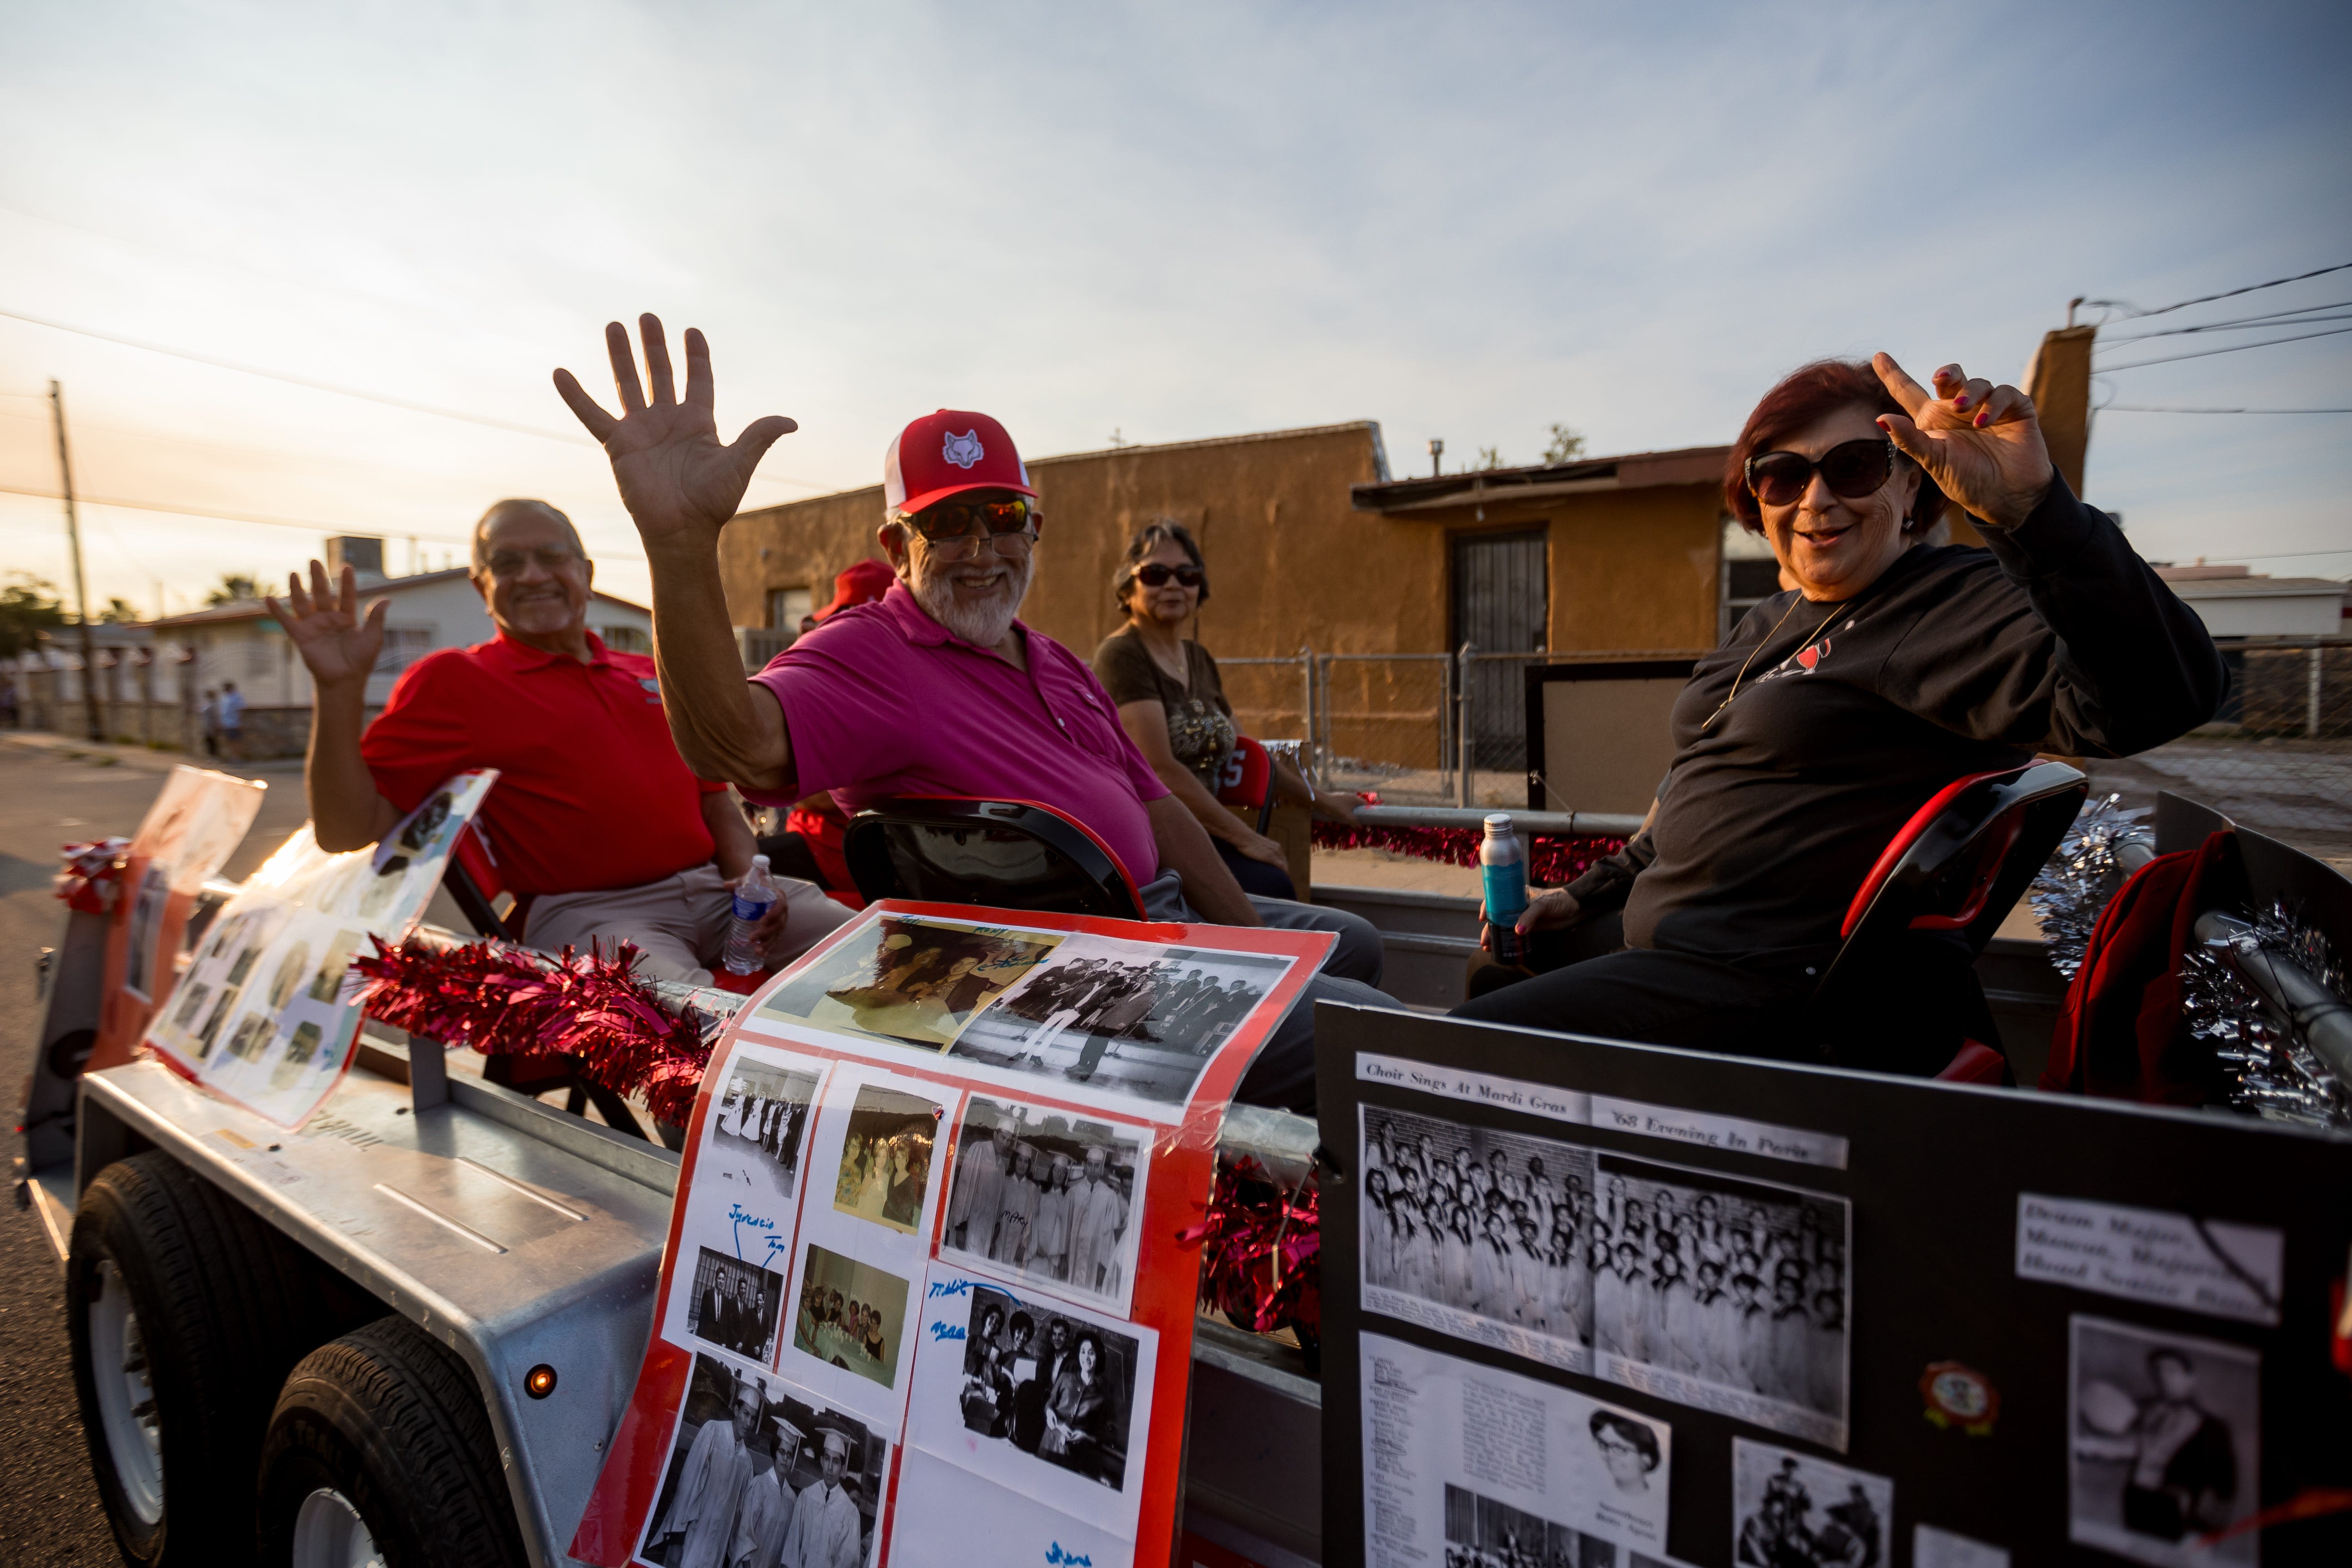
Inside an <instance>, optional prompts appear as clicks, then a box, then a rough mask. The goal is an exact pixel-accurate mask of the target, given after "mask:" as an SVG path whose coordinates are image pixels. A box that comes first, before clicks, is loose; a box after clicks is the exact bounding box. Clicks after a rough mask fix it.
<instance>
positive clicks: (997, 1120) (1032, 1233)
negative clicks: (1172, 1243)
mask: <svg viewBox="0 0 2352 1568" xmlns="http://www.w3.org/2000/svg"><path fill="white" fill-rule="evenodd" d="M1146 1147H1147V1135H1146V1133H1145V1130H1144V1129H1141V1128H1138V1127H1132V1126H1129V1125H1126V1124H1124V1123H1119V1122H1113V1121H1103V1120H1100V1119H1098V1118H1095V1117H1088V1116H1079V1115H1075V1114H1073V1113H1071V1112H1069V1111H1066V1110H1049V1109H1046V1108H1045V1107H1041V1106H1034V1105H1024V1104H1021V1103H1020V1102H1018V1101H1016V1100H992V1099H990V1098H988V1097H986V1096H983V1095H977V1094H975V1095H973V1096H972V1097H971V1100H969V1101H968V1102H967V1103H966V1105H965V1109H964V1114H963V1125H962V1126H961V1128H959V1129H958V1130H957V1134H956V1150H955V1163H954V1164H953V1165H952V1166H950V1169H949V1172H948V1182H949V1186H948V1200H947V1203H948V1212H947V1224H946V1226H945V1227H944V1228H943V1229H942V1230H941V1232H940V1257H941V1258H946V1259H950V1260H953V1261H961V1262H966V1263H969V1264H971V1266H972V1267H974V1268H982V1269H983V1270H985V1271H988V1272H992V1273H996V1274H1001V1275H1009V1276H1011V1277H1013V1278H1014V1279H1019V1280H1023V1281H1024V1282H1027V1283H1029V1284H1033V1285H1035V1286H1037V1287H1038V1288H1039V1289H1045V1290H1051V1291H1053V1292H1055V1293H1056V1294H1062V1295H1070V1296H1076V1297H1078V1298H1080V1299H1082V1300H1087V1301H1090V1302H1093V1303H1095V1304H1097V1305H1100V1306H1105V1307H1108V1308H1109V1309H1110V1310H1115V1311H1119V1312H1124V1311H1125V1310H1126V1304H1127V1301H1128V1299H1129V1295H1130V1293H1131V1291H1132V1289H1133V1287H1134V1276H1135V1258H1136V1245H1137V1237H1136V1225H1135V1215H1137V1213H1138V1212H1139V1204H1140V1202H1141V1198H1142V1191H1143V1182H1144V1175H1145V1171H1144V1162H1145V1149H1146Z"/></svg>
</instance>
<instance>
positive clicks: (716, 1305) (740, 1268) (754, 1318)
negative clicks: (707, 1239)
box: [686, 1247, 784, 1362]
mask: <svg viewBox="0 0 2352 1568" xmlns="http://www.w3.org/2000/svg"><path fill="white" fill-rule="evenodd" d="M783 1299H784V1277H783V1276H782V1275H781V1274H778V1273H776V1272H775V1271H774V1270H772V1269H768V1268H761V1267H760V1266H759V1265H758V1264H756V1263H746V1262H744V1261H743V1260H742V1259H740V1258H730V1257H728V1256H727V1255H726V1254H725V1253H723V1252H714V1251H713V1250H711V1249H710V1248H709V1247H703V1248H701V1249H700V1255H699V1256H698V1258H696V1259H695V1265H694V1287H693V1289H692V1290H691V1291H690V1292H689V1293H688V1296H687V1307H686V1331H687V1332H688V1333H689V1334H692V1335H693V1336H694V1337H695V1338H696V1339H698V1340H701V1341H702V1342H705V1343H706V1344H714V1345H717V1346H718V1347H719V1349H721V1350H727V1351H732V1352H735V1353H736V1354H737V1355H740V1356H743V1357H745V1358H747V1359H749V1360H751V1361H757V1362H765V1361H769V1360H772V1359H773V1352H774V1350H775V1348H776V1318H777V1315H778V1312H779V1310H780V1309H781V1308H782V1305H783Z"/></svg>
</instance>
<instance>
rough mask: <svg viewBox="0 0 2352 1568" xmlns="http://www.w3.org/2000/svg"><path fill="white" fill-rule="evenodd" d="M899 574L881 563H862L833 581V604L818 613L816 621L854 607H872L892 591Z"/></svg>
mask: <svg viewBox="0 0 2352 1568" xmlns="http://www.w3.org/2000/svg"><path fill="white" fill-rule="evenodd" d="M897 581H898V574H897V573H896V572H893V571H891V570H890V568H889V567H888V566H887V565H886V564H884V563H881V562H879V561H861V562H859V563H857V564H856V565H855V566H852V567H851V568H850V569H849V570H848V571H846V572H844V573H843V574H841V575H840V576H838V577H835V579H834V580H833V603H831V604H829V605H826V606H825V607H824V608H823V609H821V610H819V611H817V612H816V615H815V616H814V619H816V620H820V621H823V620H827V619H830V618H831V617H832V616H837V615H839V614H840V613H841V612H842V611H844V610H845V609H848V608H849V607H850V606H851V605H870V604H872V603H873V602H874V601H875V600H877V599H878V598H880V597H881V596H882V595H885V594H887V593H888V592H889V591H890V584H893V583H896V582H897Z"/></svg>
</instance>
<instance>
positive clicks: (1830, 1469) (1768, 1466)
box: [1731, 1437, 1895, 1568]
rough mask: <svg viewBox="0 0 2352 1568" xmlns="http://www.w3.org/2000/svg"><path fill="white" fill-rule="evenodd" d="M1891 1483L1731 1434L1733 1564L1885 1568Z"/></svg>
mask: <svg viewBox="0 0 2352 1568" xmlns="http://www.w3.org/2000/svg"><path fill="white" fill-rule="evenodd" d="M1894 1524H1895V1483H1894V1482H1893V1481H1891V1480H1889V1479H1886V1478H1885V1476H1873V1475H1866V1474H1864V1472H1862V1471H1860V1470H1850V1469H1847V1468H1845V1467H1844V1466H1843V1465H1836V1464H1832V1463H1831V1462H1830V1461H1829V1460H1827V1459H1817V1458H1813V1457H1812V1456H1811V1455H1810V1454H1799V1453H1795V1452H1792V1451H1790V1449H1787V1448H1779V1447H1773V1446H1772V1445H1771V1444H1769V1443H1755V1442H1750V1441H1749V1440H1748V1439H1747V1438H1745V1437H1734V1438H1733V1439H1732V1440H1731V1528H1732V1547H1731V1560H1732V1562H1733V1563H1734V1564H1735V1565H1736V1568H1885V1565H1886V1564H1887V1563H1890V1562H1891V1561H1892V1559H1891V1557H1890V1555H1889V1553H1890V1552H1891V1550H1892V1549H1891V1547H1890V1545H1889V1542H1890V1541H1891V1539H1892V1531H1893V1530H1894Z"/></svg>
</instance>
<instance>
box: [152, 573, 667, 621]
mask: <svg viewBox="0 0 2352 1568" xmlns="http://www.w3.org/2000/svg"><path fill="white" fill-rule="evenodd" d="M466 574H467V568H465V567H463V566H446V567H444V568H442V569H441V570H440V571H438V572H416V573H412V574H409V575H408V576H405V577H386V578H385V579H383V581H382V582H380V583H362V584H360V597H361V598H362V600H366V599H380V598H382V597H383V595H386V594H397V593H399V592H401V591H402V590H403V589H405V588H422V587H425V586H426V585H428V584H435V583H446V582H448V581H449V580H450V579H451V578H453V577H464V576H465V575H466ZM588 597H589V598H591V599H601V600H603V601H604V603H605V604H608V605H620V606H621V608H623V609H625V610H635V611H636V612H637V613H638V614H640V615H647V616H649V615H651V614H653V612H652V611H651V610H648V609H646V607H645V606H644V605H639V604H635V603H632V602H631V601H629V600H627V599H624V598H622V597H621V596H620V595H618V594H607V593H606V592H604V590H603V589H602V588H591V589H590V590H589V591H588ZM269 618H270V616H269V606H268V605H266V604H264V603H262V601H260V600H259V599H232V600H230V601H229V602H228V603H227V604H226V605H212V606H210V607H209V608H206V609H202V610H191V611H189V612H188V613H187V614H185V615H182V616H165V617H164V618H163V619H162V620H159V621H142V622H140V623H139V625H140V626H142V627H153V626H163V627H173V626H221V625H225V624H226V623H228V622H231V621H266V620H268V619H269Z"/></svg>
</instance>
